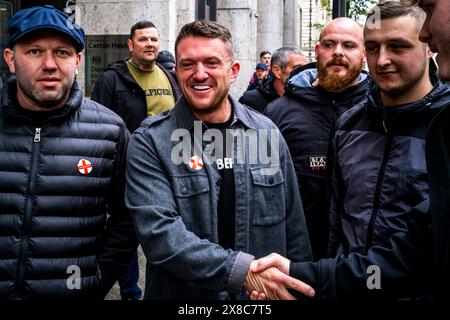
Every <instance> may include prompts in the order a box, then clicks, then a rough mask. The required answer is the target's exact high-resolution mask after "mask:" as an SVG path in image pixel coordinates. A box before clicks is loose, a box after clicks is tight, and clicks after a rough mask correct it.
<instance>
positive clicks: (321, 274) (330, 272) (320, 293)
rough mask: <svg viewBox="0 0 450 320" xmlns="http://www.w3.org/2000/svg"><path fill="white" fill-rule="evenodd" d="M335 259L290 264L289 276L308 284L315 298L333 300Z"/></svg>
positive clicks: (334, 294)
mask: <svg viewBox="0 0 450 320" xmlns="http://www.w3.org/2000/svg"><path fill="white" fill-rule="evenodd" d="M335 274H336V259H322V260H320V261H318V262H297V263H295V262H294V263H291V265H290V269H289V275H290V276H291V277H294V278H297V279H298V280H300V281H303V282H305V283H306V284H309V285H310V286H311V287H313V288H314V290H315V291H316V296H315V298H317V299H331V300H334V299H336V298H337V296H336V281H335Z"/></svg>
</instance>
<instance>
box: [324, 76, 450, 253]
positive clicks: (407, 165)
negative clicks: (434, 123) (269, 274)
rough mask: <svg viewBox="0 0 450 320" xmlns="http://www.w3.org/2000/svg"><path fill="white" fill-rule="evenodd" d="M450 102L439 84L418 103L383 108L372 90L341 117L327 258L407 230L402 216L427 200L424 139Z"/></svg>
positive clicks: (449, 94) (359, 249)
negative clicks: (340, 246)
mask: <svg viewBox="0 0 450 320" xmlns="http://www.w3.org/2000/svg"><path fill="white" fill-rule="evenodd" d="M449 102H450V89H449V87H447V86H445V85H443V84H442V83H437V84H436V85H435V87H434V88H433V90H432V91H431V92H430V93H429V94H427V95H426V96H425V97H423V98H422V99H420V100H419V101H417V102H414V103H409V104H405V105H400V106H395V107H385V106H383V105H382V104H381V101H380V100H379V89H378V87H377V86H373V87H372V89H371V93H370V95H369V99H368V101H367V103H361V104H360V105H358V106H355V108H352V109H351V110H349V111H348V112H346V113H345V114H343V115H342V117H341V118H340V119H339V121H338V122H339V123H338V127H337V130H336V134H335V142H334V148H335V153H334V155H335V164H334V171H333V184H332V190H333V195H332V197H331V205H330V243H329V248H328V250H329V251H328V255H329V256H330V257H331V256H335V254H336V253H339V250H340V249H338V247H339V245H341V244H342V250H343V251H342V253H344V254H347V253H350V252H359V253H362V254H364V253H366V252H367V250H368V249H369V248H370V247H372V246H374V245H382V246H386V245H387V244H388V239H389V236H390V235H391V234H394V233H397V232H399V231H405V232H406V231H407V228H406V219H405V215H406V214H407V213H408V212H410V211H411V210H412V208H414V207H415V206H417V205H418V204H419V203H421V202H423V201H425V200H426V199H428V198H429V188H428V178H427V170H426V163H425V135H426V133H427V129H428V126H429V124H430V122H431V120H432V119H433V117H434V116H436V114H437V113H438V112H439V110H440V109H441V108H442V107H443V106H444V105H445V104H447V103H449Z"/></svg>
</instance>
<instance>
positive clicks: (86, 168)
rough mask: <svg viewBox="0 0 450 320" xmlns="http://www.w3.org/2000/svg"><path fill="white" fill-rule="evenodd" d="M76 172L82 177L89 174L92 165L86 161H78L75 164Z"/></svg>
mask: <svg viewBox="0 0 450 320" xmlns="http://www.w3.org/2000/svg"><path fill="white" fill-rule="evenodd" d="M77 168H78V172H79V173H81V174H84V175H87V174H89V173H91V171H92V163H91V162H90V161H89V160H86V159H80V161H78V164H77Z"/></svg>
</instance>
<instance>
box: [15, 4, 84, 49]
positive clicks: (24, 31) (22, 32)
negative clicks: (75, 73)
mask: <svg viewBox="0 0 450 320" xmlns="http://www.w3.org/2000/svg"><path fill="white" fill-rule="evenodd" d="M44 29H50V30H55V31H59V32H61V33H63V34H64V35H66V36H68V37H69V38H70V40H72V41H73V42H74V45H75V49H76V51H77V52H80V51H83V49H84V43H85V38H86V36H85V34H84V30H83V29H82V28H81V27H80V26H78V25H76V24H75V23H74V21H73V19H72V18H70V17H69V16H68V15H67V14H66V13H65V12H62V11H60V10H58V9H56V8H55V7H53V6H51V5H45V6H42V7H41V6H37V7H32V8H28V9H23V10H20V11H18V12H17V13H16V14H15V15H14V16H13V17H12V18H11V21H9V24H8V31H9V42H8V46H9V48H12V47H13V46H14V44H15V43H16V42H17V41H19V40H20V39H22V38H23V37H25V36H27V35H29V34H31V33H32V32H35V31H41V30H44Z"/></svg>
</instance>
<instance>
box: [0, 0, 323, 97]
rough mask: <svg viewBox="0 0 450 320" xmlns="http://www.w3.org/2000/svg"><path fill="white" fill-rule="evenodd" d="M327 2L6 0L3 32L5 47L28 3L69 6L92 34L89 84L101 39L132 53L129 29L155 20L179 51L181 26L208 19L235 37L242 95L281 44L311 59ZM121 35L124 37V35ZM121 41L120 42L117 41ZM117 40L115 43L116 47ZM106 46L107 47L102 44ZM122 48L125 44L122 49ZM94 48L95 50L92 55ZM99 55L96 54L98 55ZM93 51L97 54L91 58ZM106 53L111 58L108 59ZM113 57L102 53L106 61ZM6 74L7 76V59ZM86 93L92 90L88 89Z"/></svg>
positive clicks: (0, 5) (166, 43)
mask: <svg viewBox="0 0 450 320" xmlns="http://www.w3.org/2000/svg"><path fill="white" fill-rule="evenodd" d="M324 3H327V1H324V0H76V1H75V0H68V1H65V0H53V1H52V0H34V1H33V0H26V1H24V0H10V1H7V0H5V1H4V0H1V1H0V15H1V22H0V34H1V37H2V42H1V45H2V48H3V47H4V46H5V45H6V36H7V35H6V34H7V29H6V26H7V20H9V17H10V15H11V14H13V13H14V12H16V11H17V10H19V9H21V8H25V7H30V6H34V5H42V4H53V5H55V6H56V7H58V8H60V9H64V8H66V10H68V12H69V13H70V14H71V15H72V17H74V18H76V19H77V20H78V22H79V23H80V25H81V26H82V27H83V28H84V30H85V31H86V34H87V35H88V42H89V41H90V43H91V45H90V48H88V49H87V50H86V52H85V59H83V61H84V64H83V66H82V68H81V70H80V71H81V72H80V74H79V79H80V81H81V83H82V85H83V86H84V87H86V84H87V82H88V81H91V83H92V82H93V81H94V80H95V79H94V78H93V74H95V72H97V73H98V72H99V70H101V68H96V67H95V63H104V64H105V63H107V62H112V61H100V60H101V59H100V57H101V56H98V54H99V51H101V50H104V51H108V50H111V47H110V45H109V44H108V45H106V44H103V45H95V43H96V42H95V41H97V42H98V41H99V40H98V37H97V38H96V36H105V37H103V38H101V39H106V38H108V37H109V38H108V39H113V40H108V41H113V42H112V43H113V46H115V49H114V50H116V51H117V53H120V52H121V54H122V55H123V54H125V55H126V54H127V52H126V47H124V43H123V42H124V41H125V42H126V40H124V39H126V38H125V37H126V36H128V34H129V31H130V27H131V25H133V24H134V23H136V22H137V21H140V20H150V21H152V22H153V23H154V24H155V25H156V26H157V27H158V29H159V33H160V38H161V49H166V50H169V51H172V52H174V43H175V39H176V36H177V33H178V31H179V30H180V28H181V27H182V26H183V25H184V24H185V23H187V22H190V21H193V20H195V19H199V18H209V19H212V20H217V21H218V22H220V23H222V24H224V25H225V26H227V27H228V28H229V29H230V30H231V32H232V35H233V38H234V43H235V51H236V55H237V58H238V59H239V60H240V62H241V72H240V76H239V77H238V80H237V81H236V83H235V84H234V85H233V86H232V90H231V93H232V95H233V96H235V97H239V96H240V95H241V94H242V93H243V92H244V91H245V88H246V87H247V83H248V80H249V78H250V76H251V74H252V72H253V70H254V67H255V65H256V63H257V61H258V60H259V52H260V51H263V50H269V51H274V50H275V49H277V48H279V47H282V46H298V47H300V48H301V49H303V50H304V51H305V53H306V55H307V56H308V57H309V59H310V61H312V60H313V59H314V52H313V48H314V45H315V42H316V40H317V37H318V32H319V28H318V26H320V25H323V24H324V23H325V22H326V21H327V20H329V19H330V13H329V10H327V9H326V8H325V7H324V5H323V4H324ZM119 36H121V37H119ZM114 41H116V42H120V41H121V43H122V45H120V44H119V45H117V43H116V42H114ZM114 43H116V44H115V45H114ZM102 46H103V48H102ZM120 47H121V48H120ZM91 52H94V53H91ZM96 54H97V55H96ZM91 55H92V56H91ZM105 57H106V58H105ZM107 57H108V55H105V56H103V60H107V59H108V58H107ZM2 65H3V66H2V70H1V72H2V76H3V77H6V71H5V67H4V63H2ZM86 92H87V95H88V94H89V90H86Z"/></svg>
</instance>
